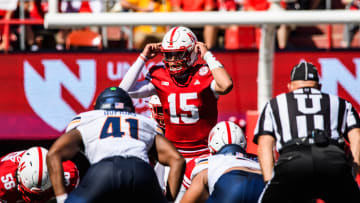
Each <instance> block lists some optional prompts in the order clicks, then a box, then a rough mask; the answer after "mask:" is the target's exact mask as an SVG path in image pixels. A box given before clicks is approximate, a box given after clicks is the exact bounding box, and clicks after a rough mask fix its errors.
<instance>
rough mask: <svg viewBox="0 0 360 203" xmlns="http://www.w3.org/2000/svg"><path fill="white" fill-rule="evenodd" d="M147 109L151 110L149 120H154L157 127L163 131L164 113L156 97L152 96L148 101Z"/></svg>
mask: <svg viewBox="0 0 360 203" xmlns="http://www.w3.org/2000/svg"><path fill="white" fill-rule="evenodd" d="M149 107H150V110H151V118H153V119H155V120H156V122H157V123H158V124H159V126H160V127H161V128H163V129H165V121H164V112H163V108H162V105H161V102H160V98H159V97H158V96H157V95H152V96H151V97H150V100H149Z"/></svg>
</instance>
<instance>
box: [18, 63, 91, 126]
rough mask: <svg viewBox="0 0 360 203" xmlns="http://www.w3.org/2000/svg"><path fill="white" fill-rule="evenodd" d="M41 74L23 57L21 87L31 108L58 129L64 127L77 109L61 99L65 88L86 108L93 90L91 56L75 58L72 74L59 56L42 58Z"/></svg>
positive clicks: (89, 103)
mask: <svg viewBox="0 0 360 203" xmlns="http://www.w3.org/2000/svg"><path fill="white" fill-rule="evenodd" d="M42 64H43V66H44V75H43V76H42V75H41V74H39V73H38V72H37V71H36V69H34V67H33V66H31V64H30V63H29V62H28V61H24V90H25V95H26V98H27V100H28V102H29V104H30V106H31V108H32V109H33V110H34V112H35V113H36V114H37V115H38V116H39V117H40V118H41V119H42V120H44V121H45V122H46V123H47V124H48V125H50V126H51V127H53V128H55V129H56V130H58V131H62V130H64V129H65V128H66V126H67V124H68V123H69V122H70V120H71V118H73V117H74V116H76V114H77V112H75V111H74V109H73V108H72V107H71V106H70V105H69V104H68V103H67V102H66V101H65V100H64V98H63V96H62V90H61V89H62V88H65V89H66V90H67V91H68V92H69V93H70V94H71V96H72V97H73V98H75V100H77V101H78V103H79V104H80V105H81V106H82V107H84V108H85V109H87V108H88V107H89V106H90V105H91V102H92V100H93V98H94V95H95V90H96V64H95V60H92V59H86V60H77V64H78V66H79V69H78V70H79V73H78V74H77V75H79V76H76V75H75V74H74V73H73V72H72V71H70V70H69V68H68V67H67V66H66V65H65V64H64V63H63V62H62V60H60V59H54V60H42Z"/></svg>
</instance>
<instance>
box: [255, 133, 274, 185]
mask: <svg viewBox="0 0 360 203" xmlns="http://www.w3.org/2000/svg"><path fill="white" fill-rule="evenodd" d="M258 143H259V145H258V158H259V163H260V166H261V171H262V173H263V177H264V181H269V180H270V179H271V177H272V173H273V168H274V155H273V143H274V141H273V138H272V137H271V136H270V135H263V136H260V137H259V141H258Z"/></svg>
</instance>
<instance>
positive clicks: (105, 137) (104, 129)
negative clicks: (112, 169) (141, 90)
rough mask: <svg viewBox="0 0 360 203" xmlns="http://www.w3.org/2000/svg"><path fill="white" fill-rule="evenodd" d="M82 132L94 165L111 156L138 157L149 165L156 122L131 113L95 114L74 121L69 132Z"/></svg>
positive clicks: (156, 129)
mask: <svg viewBox="0 0 360 203" xmlns="http://www.w3.org/2000/svg"><path fill="white" fill-rule="evenodd" d="M72 129H77V130H79V131H80V133H81V136H82V140H83V143H84V146H85V155H86V156H87V158H88V159H89V161H90V163H91V164H94V163H97V162H99V161H100V160H102V159H104V158H108V157H112V156H123V157H129V156H135V157H138V158H140V159H142V160H144V161H146V162H149V158H148V155H147V154H148V151H149V150H150V148H151V147H152V146H153V144H154V138H155V135H156V134H159V135H163V134H162V130H161V129H160V127H159V126H158V124H157V123H156V121H155V120H153V119H150V118H147V117H145V116H142V115H138V114H135V113H130V112H121V111H106V110H93V111H89V112H85V113H81V114H79V115H77V116H76V117H74V118H73V120H72V121H71V123H70V124H69V125H68V127H67V129H66V132H68V131H70V130H72Z"/></svg>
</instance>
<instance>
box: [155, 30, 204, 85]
mask: <svg viewBox="0 0 360 203" xmlns="http://www.w3.org/2000/svg"><path fill="white" fill-rule="evenodd" d="M196 42H197V38H196V35H195V34H194V33H193V32H192V31H191V30H190V29H189V28H186V27H173V28H171V29H170V30H169V31H168V32H167V33H166V34H165V36H164V38H163V41H162V43H161V52H162V53H163V55H164V60H163V61H164V64H165V67H166V68H167V70H168V71H169V74H170V75H171V76H172V77H175V78H178V77H181V76H182V75H184V73H185V72H186V71H187V69H188V68H189V67H191V66H192V65H193V64H194V63H195V61H196V60H197V53H195V45H196Z"/></svg>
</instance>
